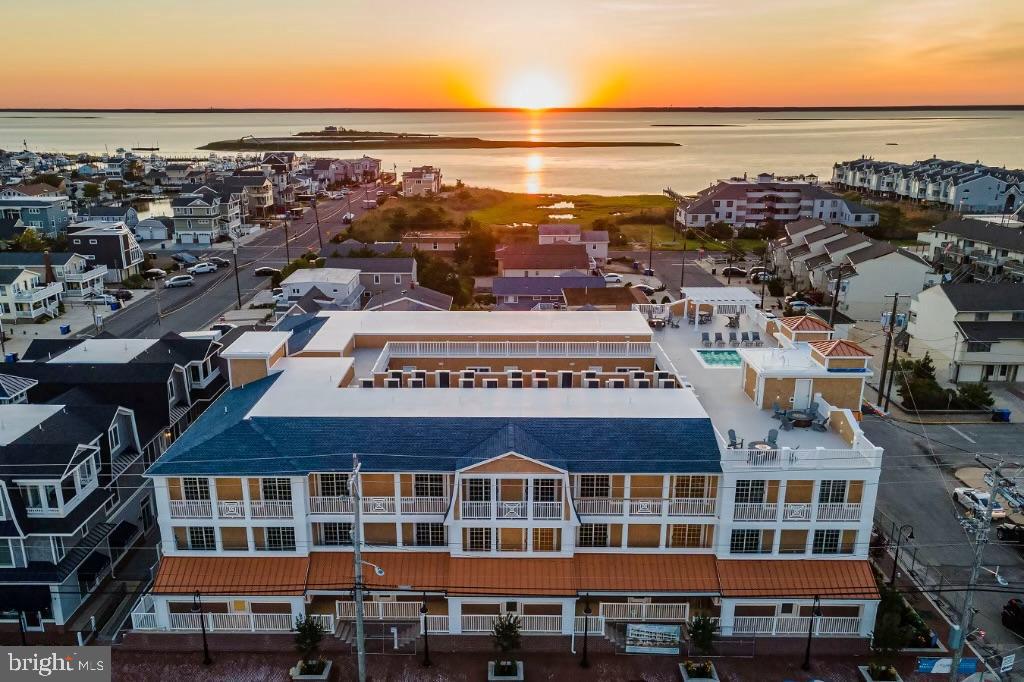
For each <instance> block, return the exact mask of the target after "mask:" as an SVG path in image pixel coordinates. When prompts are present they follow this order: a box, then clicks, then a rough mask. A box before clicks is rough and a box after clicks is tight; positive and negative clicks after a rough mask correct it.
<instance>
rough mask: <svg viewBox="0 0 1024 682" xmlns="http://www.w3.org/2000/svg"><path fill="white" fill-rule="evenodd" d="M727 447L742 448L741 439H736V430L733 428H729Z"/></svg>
mask: <svg viewBox="0 0 1024 682" xmlns="http://www.w3.org/2000/svg"><path fill="white" fill-rule="evenodd" d="M729 447H730V448H742V447H743V441H742V440H736V431H735V430H733V429H729Z"/></svg>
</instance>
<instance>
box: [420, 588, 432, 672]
mask: <svg viewBox="0 0 1024 682" xmlns="http://www.w3.org/2000/svg"><path fill="white" fill-rule="evenodd" d="M420 615H421V616H423V667H424V668H429V667H430V665H431V664H430V623H429V622H428V621H427V595H425V594H424V595H423V606H421V607H420Z"/></svg>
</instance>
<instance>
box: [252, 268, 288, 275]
mask: <svg viewBox="0 0 1024 682" xmlns="http://www.w3.org/2000/svg"><path fill="white" fill-rule="evenodd" d="M253 274H254V275H256V276H257V277H273V276H274V275H280V274H281V271H280V270H278V269H277V268H268V267H267V266H265V265H264V266H261V267H258V268H256V270H255V271H254V272H253Z"/></svg>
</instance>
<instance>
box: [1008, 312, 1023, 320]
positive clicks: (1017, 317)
mask: <svg viewBox="0 0 1024 682" xmlns="http://www.w3.org/2000/svg"><path fill="white" fill-rule="evenodd" d="M1010 319H1012V320H1013V321H1014V322H1022V321H1024V312H1017V313H1013V314H1012V315H1011V316H1010Z"/></svg>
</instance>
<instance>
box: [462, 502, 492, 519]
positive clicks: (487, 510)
mask: <svg viewBox="0 0 1024 682" xmlns="http://www.w3.org/2000/svg"><path fill="white" fill-rule="evenodd" d="M462 518H464V519H489V518H491V503H490V502H463V503H462Z"/></svg>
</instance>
